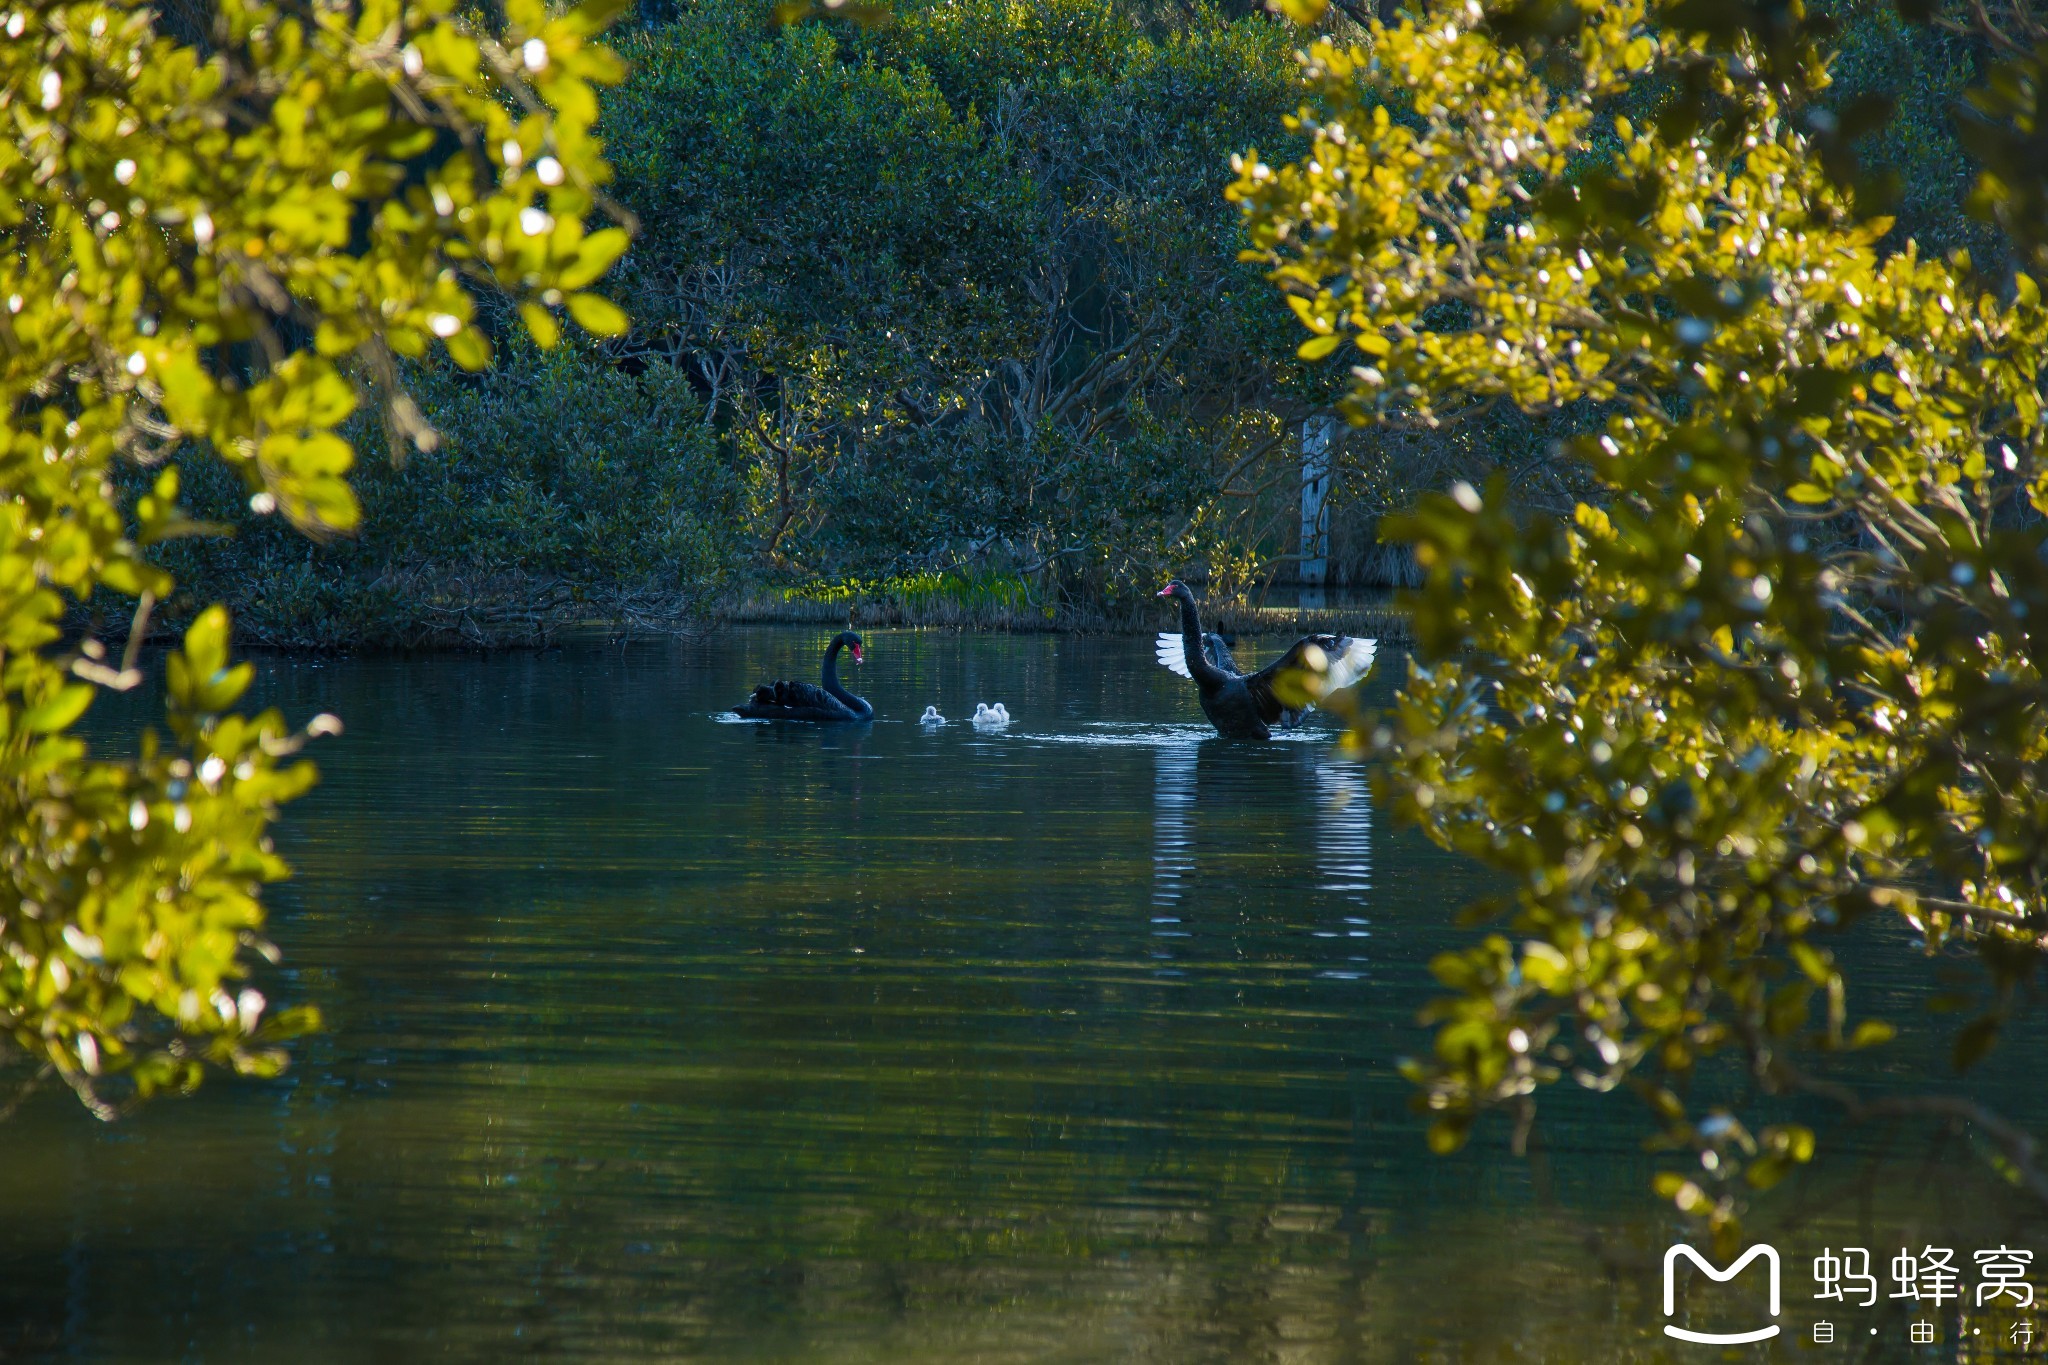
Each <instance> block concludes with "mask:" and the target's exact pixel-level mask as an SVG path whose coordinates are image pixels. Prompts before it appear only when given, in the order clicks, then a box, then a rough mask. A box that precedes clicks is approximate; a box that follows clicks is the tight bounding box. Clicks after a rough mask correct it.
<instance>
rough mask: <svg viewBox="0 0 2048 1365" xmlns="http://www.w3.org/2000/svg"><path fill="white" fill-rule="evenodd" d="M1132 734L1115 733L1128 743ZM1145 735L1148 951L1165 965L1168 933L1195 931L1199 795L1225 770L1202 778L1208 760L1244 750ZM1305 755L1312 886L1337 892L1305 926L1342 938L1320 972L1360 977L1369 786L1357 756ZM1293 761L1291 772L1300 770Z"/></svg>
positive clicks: (1165, 969)
mask: <svg viewBox="0 0 2048 1365" xmlns="http://www.w3.org/2000/svg"><path fill="white" fill-rule="evenodd" d="M1134 738H1136V737H1135V736H1119V737H1118V739H1119V740H1121V741H1122V742H1125V743H1128V742H1131V741H1132V740H1133V739H1134ZM1148 738H1149V741H1150V743H1151V745H1152V913H1151V925H1150V930H1151V937H1152V940H1153V947H1152V957H1153V958H1154V959H1155V960H1158V961H1159V962H1161V963H1162V964H1164V963H1169V962H1171V961H1172V960H1173V958H1174V947H1175V944H1174V943H1173V940H1175V939H1186V938H1189V937H1192V931H1191V927H1190V925H1191V920H1192V912H1193V892H1194V889H1195V885H1196V873H1197V868H1196V842H1195V839H1196V834H1195V820H1196V809H1197V797H1198V794H1199V793H1200V791H1201V790H1202V788H1203V787H1204V785H1209V786H1224V785H1227V783H1224V782H1219V781H1218V779H1219V778H1222V777H1223V776H1224V774H1223V773H1222V772H1211V773H1210V774H1209V775H1208V777H1207V779H1206V780H1205V778H1204V776H1203V773H1202V769H1203V767H1204V766H1205V765H1208V766H1217V767H1222V766H1224V765H1226V764H1227V765H1230V766H1235V763H1234V760H1237V759H1239V758H1241V757H1243V756H1245V755H1246V753H1247V751H1245V750H1243V749H1242V748H1238V747H1235V746H1231V745H1229V744H1228V743H1227V742H1225V741H1219V740H1215V739H1204V740H1201V741H1199V742H1188V741H1187V740H1185V739H1180V738H1178V737H1172V736H1167V735H1162V734H1159V733H1157V732H1154V733H1153V734H1152V735H1150V736H1149V737H1148ZM1251 752H1253V753H1256V752H1258V751H1251ZM1302 757H1304V758H1306V757H1308V756H1307V755H1302ZM1310 762H1311V763H1312V764H1313V767H1312V768H1311V771H1312V772H1313V774H1314V785H1313V787H1312V789H1311V791H1310V793H1309V799H1310V801H1311V802H1312V803H1313V809H1314V815H1313V819H1314V830H1315V862H1314V868H1315V887H1316V889H1317V890H1318V891H1320V892H1322V893H1324V894H1325V896H1326V897H1334V898H1335V899H1336V901H1337V907H1336V908H1337V909H1338V911H1339V913H1338V914H1337V915H1336V916H1335V917H1334V918H1330V917H1325V918H1324V919H1323V920H1321V921H1320V922H1318V923H1317V924H1316V925H1315V926H1314V927H1313V928H1312V929H1311V930H1310V932H1311V933H1312V934H1313V935H1314V936H1315V937H1316V938H1319V939H1333V940H1341V941H1342V955H1341V957H1340V958H1339V959H1338V960H1337V961H1336V962H1330V958H1329V957H1327V956H1324V955H1322V954H1318V957H1319V958H1320V959H1321V960H1322V961H1324V962H1326V963H1330V965H1328V966H1325V967H1324V968H1323V969H1322V970H1321V971H1319V972H1318V973H1317V974H1318V975H1319V976H1323V977H1327V978H1331V979H1333V980H1340V981H1353V980H1358V979H1361V978H1362V977H1364V976H1365V975H1366V970H1367V963H1368V960H1369V957H1368V954H1367V953H1366V951H1365V948H1366V944H1365V940H1366V939H1368V938H1370V937H1371V934H1372V930H1371V921H1370V919H1369V918H1368V916H1367V906H1368V904H1369V899H1370V897H1371V895H1372V792H1371V787H1370V785H1369V784H1368V783H1367V781H1366V777H1365V772H1364V769H1363V768H1362V767H1361V766H1360V765H1358V764H1356V763H1353V762H1349V761H1346V760H1343V759H1338V758H1334V757H1328V756H1324V755H1316V756H1315V757H1314V758H1313V759H1310ZM1303 766H1306V765H1303ZM1290 767H1291V771H1292V772H1294V773H1299V772H1300V770H1301V769H1300V767H1295V766H1292V765H1290ZM1325 903H1327V902H1325ZM1155 970H1156V971H1157V972H1158V974H1160V975H1165V976H1179V975H1181V973H1180V971H1179V970H1178V969H1175V968H1172V967H1169V966H1165V965H1161V966H1160V967H1158V968H1156V969H1155Z"/></svg>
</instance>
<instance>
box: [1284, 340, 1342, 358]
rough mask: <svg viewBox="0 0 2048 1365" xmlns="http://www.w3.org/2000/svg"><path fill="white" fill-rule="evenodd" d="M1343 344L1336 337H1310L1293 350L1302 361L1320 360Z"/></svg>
mask: <svg viewBox="0 0 2048 1365" xmlns="http://www.w3.org/2000/svg"><path fill="white" fill-rule="evenodd" d="M1343 344H1344V338H1343V337H1341V336H1337V335H1334V334H1332V335H1330V336H1322V337H1310V338H1309V339H1308V340H1307V341H1304V342H1302V343H1301V345H1300V346H1299V347H1298V348H1297V349H1296V350H1295V354H1296V355H1298V356H1300V357H1301V358H1302V359H1303V360H1321V359H1323V358H1324V357H1325V356H1327V355H1329V354H1330V353H1331V352H1332V351H1334V350H1336V349H1337V348H1338V347H1339V346H1341V345H1343Z"/></svg>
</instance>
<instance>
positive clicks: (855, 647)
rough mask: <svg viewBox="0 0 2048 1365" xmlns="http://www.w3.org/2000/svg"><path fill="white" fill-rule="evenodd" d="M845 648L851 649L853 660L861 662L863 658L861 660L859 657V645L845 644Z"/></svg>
mask: <svg viewBox="0 0 2048 1365" xmlns="http://www.w3.org/2000/svg"><path fill="white" fill-rule="evenodd" d="M847 648H849V649H851V650H852V651H853V661H854V662H855V663H861V662H863V660H862V659H861V657H860V646H859V645H849V646H847Z"/></svg>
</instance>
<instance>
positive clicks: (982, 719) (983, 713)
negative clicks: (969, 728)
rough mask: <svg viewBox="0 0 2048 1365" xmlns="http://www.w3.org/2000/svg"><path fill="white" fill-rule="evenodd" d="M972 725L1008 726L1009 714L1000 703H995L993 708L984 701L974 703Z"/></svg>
mask: <svg viewBox="0 0 2048 1365" xmlns="http://www.w3.org/2000/svg"><path fill="white" fill-rule="evenodd" d="M974 723H975V724H976V725H1008V724H1009V723H1010V713H1009V712H1008V711H1007V710H1005V709H1004V707H1003V704H1002V703H1001V702H997V703H996V704H995V705H994V706H990V705H989V704H988V703H987V702H985V701H982V702H976V703H975V704H974Z"/></svg>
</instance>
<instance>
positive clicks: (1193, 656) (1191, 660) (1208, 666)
mask: <svg viewBox="0 0 2048 1365" xmlns="http://www.w3.org/2000/svg"><path fill="white" fill-rule="evenodd" d="M1180 640H1181V649H1182V651H1183V652H1184V653H1186V655H1187V663H1188V672H1189V673H1190V674H1191V675H1192V676H1193V677H1194V680H1195V681H1196V682H1198V683H1200V684H1201V685H1202V686H1204V687H1208V686H1211V685H1213V684H1215V683H1220V682H1222V681H1224V680H1225V678H1226V676H1227V675H1226V674H1225V673H1224V672H1223V670H1222V669H1220V668H1218V667H1217V666H1216V665H1215V663H1214V662H1212V661H1211V660H1210V658H1209V651H1208V649H1207V648H1205V647H1204V646H1203V643H1202V617H1201V613H1199V612H1197V611H1196V610H1195V599H1194V598H1193V597H1183V598H1181V599H1180Z"/></svg>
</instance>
